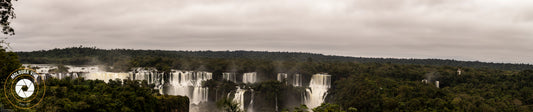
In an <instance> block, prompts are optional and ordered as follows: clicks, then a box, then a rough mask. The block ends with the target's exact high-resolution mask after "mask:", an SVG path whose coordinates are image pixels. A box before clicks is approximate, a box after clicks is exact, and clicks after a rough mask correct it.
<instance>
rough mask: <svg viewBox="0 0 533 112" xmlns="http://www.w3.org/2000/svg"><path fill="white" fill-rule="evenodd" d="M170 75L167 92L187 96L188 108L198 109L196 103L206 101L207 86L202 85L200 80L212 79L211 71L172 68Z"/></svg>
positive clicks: (191, 109)
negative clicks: (188, 100)
mask: <svg viewBox="0 0 533 112" xmlns="http://www.w3.org/2000/svg"><path fill="white" fill-rule="evenodd" d="M170 76H171V77H169V82H168V83H169V85H170V88H169V90H168V91H167V92H168V93H167V94H169V95H180V96H187V97H189V99H190V106H189V110H190V111H200V110H201V108H200V107H199V106H198V105H200V104H202V103H205V102H207V101H208V95H209V94H208V91H209V88H207V87H202V82H204V81H207V80H209V79H212V78H213V77H212V73H210V72H203V71H199V72H194V71H179V70H173V71H172V73H171V75H170Z"/></svg>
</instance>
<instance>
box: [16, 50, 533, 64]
mask: <svg viewBox="0 0 533 112" xmlns="http://www.w3.org/2000/svg"><path fill="white" fill-rule="evenodd" d="M16 53H17V54H18V55H19V59H20V61H21V63H34V64H40V63H41V64H69V65H96V64H104V65H109V66H120V65H128V66H133V65H131V64H132V63H131V60H136V59H152V58H157V59H155V60H158V59H159V60H160V61H165V60H198V61H200V62H201V61H203V60H205V59H230V60H231V59H234V60H235V59H253V60H269V61H291V62H304V61H314V62H355V63H390V64H408V65H411V64H414V65H435V66H455V67H472V68H492V69H501V70H527V69H533V65H530V64H508V63H487V62H479V61H457V60H447V59H394V58H365V57H346V56H331V55H322V54H315V53H302V52H266V51H165V50H134V49H111V50H106V49H98V48H90V47H71V48H63V49H59V48H56V49H52V50H40V51H32V52H16ZM182 62H183V61H182ZM141 64H142V63H141ZM139 66H142V65H139ZM119 68H120V67H119Z"/></svg>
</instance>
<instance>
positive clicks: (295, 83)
mask: <svg viewBox="0 0 533 112" xmlns="http://www.w3.org/2000/svg"><path fill="white" fill-rule="evenodd" d="M293 76H294V77H293V79H292V86H294V87H300V86H302V77H300V74H294V75H293Z"/></svg>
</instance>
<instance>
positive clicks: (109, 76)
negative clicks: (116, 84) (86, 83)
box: [84, 72, 129, 83]
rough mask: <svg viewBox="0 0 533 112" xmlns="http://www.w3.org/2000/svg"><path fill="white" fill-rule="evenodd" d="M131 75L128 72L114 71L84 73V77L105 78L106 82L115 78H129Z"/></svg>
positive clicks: (91, 78) (89, 78)
mask: <svg viewBox="0 0 533 112" xmlns="http://www.w3.org/2000/svg"><path fill="white" fill-rule="evenodd" d="M128 76H129V74H128V73H113V72H94V73H88V74H85V75H84V78H86V79H88V80H103V81H104V82H106V83H107V82H108V81H109V79H112V80H115V79H120V80H122V79H127V78H128Z"/></svg>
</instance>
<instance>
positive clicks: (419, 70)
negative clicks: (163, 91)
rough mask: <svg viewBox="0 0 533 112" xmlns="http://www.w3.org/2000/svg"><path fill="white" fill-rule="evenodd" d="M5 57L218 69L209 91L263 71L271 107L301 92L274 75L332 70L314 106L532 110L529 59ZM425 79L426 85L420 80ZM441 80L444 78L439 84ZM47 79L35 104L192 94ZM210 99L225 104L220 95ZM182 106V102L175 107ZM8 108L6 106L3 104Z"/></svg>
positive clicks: (128, 104)
mask: <svg viewBox="0 0 533 112" xmlns="http://www.w3.org/2000/svg"><path fill="white" fill-rule="evenodd" d="M17 55H18V57H17ZM0 56H2V60H1V61H2V63H4V62H6V59H11V60H17V61H14V62H16V64H12V65H11V66H10V67H7V66H2V76H5V75H6V74H5V73H6V72H5V71H9V70H11V69H15V68H17V67H16V66H17V64H18V66H20V64H19V63H18V60H20V63H33V64H38V63H45V64H59V65H62V64H63V65H100V64H101V65H107V66H108V69H107V70H108V71H128V70H130V69H131V68H133V67H156V68H157V69H158V70H159V71H161V72H169V71H170V69H180V70H202V71H209V72H213V79H214V80H210V81H206V82H204V84H203V85H204V86H207V87H210V88H216V89H210V92H209V93H210V94H219V93H227V92H229V91H231V90H234V89H235V86H236V85H238V84H234V83H231V82H227V81H222V80H221V77H222V73H223V72H235V73H237V74H241V73H245V72H257V73H258V74H259V76H262V78H261V79H264V80H261V82H260V83H257V84H254V85H252V88H254V90H255V91H257V94H258V96H262V97H260V98H259V99H258V101H265V102H272V103H266V104H265V105H261V106H258V107H265V111H268V109H266V108H267V107H272V106H274V104H276V103H278V102H285V101H284V100H292V99H291V96H288V95H286V94H285V95H284V94H283V93H290V92H298V91H301V90H302V88H296V87H292V86H291V85H285V84H284V83H283V82H279V81H276V80H275V79H276V73H280V72H284V73H299V74H302V75H304V76H307V77H309V76H311V75H313V74H316V73H328V74H330V75H332V87H331V88H330V90H329V94H328V95H327V98H326V103H324V104H323V105H322V106H320V107H317V108H314V109H311V110H313V111H348V112H352V111H487V112H498V111H533V82H532V81H531V80H533V70H532V69H533V65H529V64H502V63H484V62H464V61H454V60H439V59H383V58H356V57H341V56H326V55H321V54H313V53H289V52H255V51H161V50H132V49H112V50H105V49H97V48H87V47H73V48H64V49H52V50H42V51H34V52H16V53H11V52H8V53H3V54H1V55H0ZM14 62H11V63H14ZM6 67H7V68H6ZM458 70H459V71H461V73H458ZM424 79H425V80H428V81H427V82H428V83H425V82H422V80H424ZM435 81H439V82H440V83H439V87H436V84H435ZM48 82H50V83H48ZM121 83H124V84H121ZM47 85H48V86H49V87H50V88H51V89H50V91H47V94H48V96H47V98H46V99H45V102H47V103H44V104H43V105H40V106H39V107H36V108H35V109H37V110H41V109H43V110H50V111H130V110H133V111H167V110H180V111H184V110H182V109H184V108H187V107H186V106H188V105H187V104H188V100H186V98H183V97H173V96H164V95H157V92H154V91H155V90H153V89H150V86H151V85H149V84H146V83H145V82H139V81H129V80H123V81H120V80H115V81H110V82H109V83H107V84H106V83H104V82H103V81H90V80H84V79H69V80H48V81H47ZM217 92H218V93H217ZM67 93H68V95H67ZM71 94H73V95H71ZM221 97H222V96H221ZM272 99H279V101H277V102H275V101H273V100H272ZM210 100H218V101H220V102H222V103H224V102H223V100H220V99H212V98H210ZM176 104H179V105H181V104H183V106H184V107H175V106H176ZM168 105H173V106H168ZM279 105H284V104H279ZM4 106H7V105H5V103H4ZM280 110H281V111H308V109H307V107H306V106H305V105H302V106H300V105H284V106H282V107H280Z"/></svg>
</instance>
